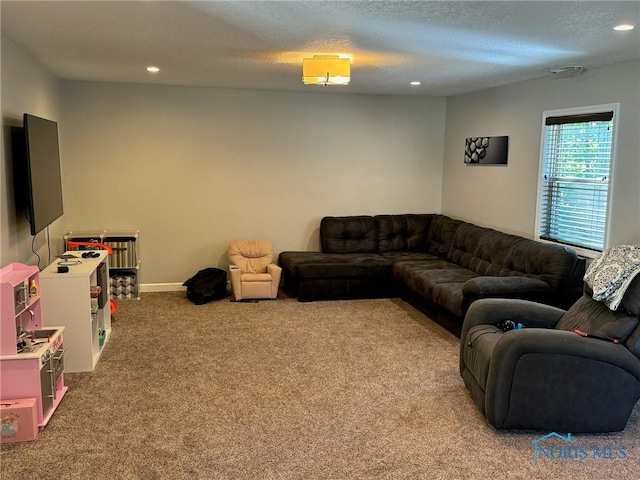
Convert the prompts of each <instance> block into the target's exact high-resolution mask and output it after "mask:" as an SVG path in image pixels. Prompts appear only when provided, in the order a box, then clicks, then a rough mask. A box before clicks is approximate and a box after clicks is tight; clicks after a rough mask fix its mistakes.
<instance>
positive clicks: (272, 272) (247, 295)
mask: <svg viewBox="0 0 640 480" xmlns="http://www.w3.org/2000/svg"><path fill="white" fill-rule="evenodd" d="M229 271H230V273H231V290H232V292H233V297H234V300H236V301H239V300H250V299H256V300H257V299H263V298H276V297H277V296H278V286H279V285H280V276H281V275H282V268H280V267H279V266H278V265H276V264H275V263H273V247H272V246H271V242H270V241H268V240H234V241H232V242H231V244H230V245H229Z"/></svg>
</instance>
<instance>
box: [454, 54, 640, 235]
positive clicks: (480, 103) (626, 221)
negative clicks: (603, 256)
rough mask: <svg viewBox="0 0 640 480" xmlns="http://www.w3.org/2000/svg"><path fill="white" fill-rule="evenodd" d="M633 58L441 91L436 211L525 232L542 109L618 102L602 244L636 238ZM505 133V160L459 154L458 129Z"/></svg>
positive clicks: (638, 132) (638, 140)
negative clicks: (448, 93)
mask: <svg viewBox="0 0 640 480" xmlns="http://www.w3.org/2000/svg"><path fill="white" fill-rule="evenodd" d="M639 92H640V68H639V63H638V61H631V62H624V63H619V64H615V65H611V66H607V67H602V68H597V69H592V70H587V71H586V72H585V73H584V74H583V75H581V76H578V77H574V78H565V79H550V78H545V79H541V80H535V81H528V82H522V83H517V84H513V85H507V86H504V87H500V88H494V89H490V90H483V91H481V92H476V93H472V94H468V95H459V96H456V97H450V98H448V99H447V121H446V138H445V156H444V181H443V195H442V211H443V213H446V214H449V215H451V216H453V217H456V218H461V219H465V220H468V221H472V222H474V223H478V224H481V225H484V226H489V227H493V228H496V229H499V230H504V231H507V232H511V233H516V234H520V235H524V236H528V237H533V236H534V233H535V214H536V194H537V188H538V169H539V161H540V143H541V131H542V112H543V111H545V110H553V109H560V108H569V107H580V106H586V105H597V104H607V103H620V118H619V122H618V129H619V130H618V143H617V159H616V164H615V171H614V178H613V186H612V192H613V196H612V205H611V206H612V218H611V231H610V237H609V246H615V245H621V244H640V188H639V187H640V154H639V152H640V122H639V120H638V114H639V113H640V104H639V100H638V98H639ZM497 135H508V136H509V163H508V165H507V166H476V165H474V166H470V165H465V164H464V162H463V155H464V140H465V138H466V137H480V136H497Z"/></svg>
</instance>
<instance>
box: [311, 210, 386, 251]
mask: <svg viewBox="0 0 640 480" xmlns="http://www.w3.org/2000/svg"><path fill="white" fill-rule="evenodd" d="M320 246H321V248H322V252H323V253H376V252H377V251H378V226H377V223H376V221H375V219H374V218H373V217H371V216H366V215H361V216H348V217H324V218H323V219H322V221H321V222H320Z"/></svg>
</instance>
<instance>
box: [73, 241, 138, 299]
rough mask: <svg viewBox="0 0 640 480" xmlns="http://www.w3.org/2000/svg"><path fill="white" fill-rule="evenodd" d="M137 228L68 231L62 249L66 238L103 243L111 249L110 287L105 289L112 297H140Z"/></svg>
mask: <svg viewBox="0 0 640 480" xmlns="http://www.w3.org/2000/svg"><path fill="white" fill-rule="evenodd" d="M139 235H140V230H136V231H131V232H126V231H120V230H118V231H111V230H102V231H100V232H74V231H69V232H67V233H66V234H65V236H64V242H65V248H66V249H67V250H73V249H72V248H69V246H68V242H69V241H78V242H89V243H104V244H105V245H109V246H110V247H111V248H112V249H113V254H112V255H111V257H110V258H109V275H110V279H109V280H110V282H109V283H110V286H109V292H110V295H111V298H112V299H114V300H128V299H135V300H140V282H139V271H140V257H139V255H138V237H139ZM90 248H91V247H90V246H88V247H87V246H80V247H78V248H77V249H78V250H83V249H90Z"/></svg>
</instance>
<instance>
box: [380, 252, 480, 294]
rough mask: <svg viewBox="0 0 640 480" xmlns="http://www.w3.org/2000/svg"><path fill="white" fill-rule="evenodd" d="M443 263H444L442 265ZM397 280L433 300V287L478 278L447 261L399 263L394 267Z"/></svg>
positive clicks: (473, 273)
mask: <svg viewBox="0 0 640 480" xmlns="http://www.w3.org/2000/svg"><path fill="white" fill-rule="evenodd" d="M441 262H442V263H441ZM393 275H394V278H395V279H396V280H399V281H401V282H403V283H404V284H405V285H407V286H408V287H409V288H410V289H412V290H414V291H415V292H417V293H419V294H420V295H422V296H424V297H426V298H432V294H433V287H434V286H436V285H439V284H444V283H461V284H464V283H465V282H466V281H467V280H469V279H471V278H475V277H477V276H478V274H477V273H475V272H472V271H471V270H467V269H466V268H462V267H458V266H457V265H454V264H452V263H450V262H447V261H446V260H441V261H438V260H433V261H417V262H398V263H396V264H394V266H393Z"/></svg>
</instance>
